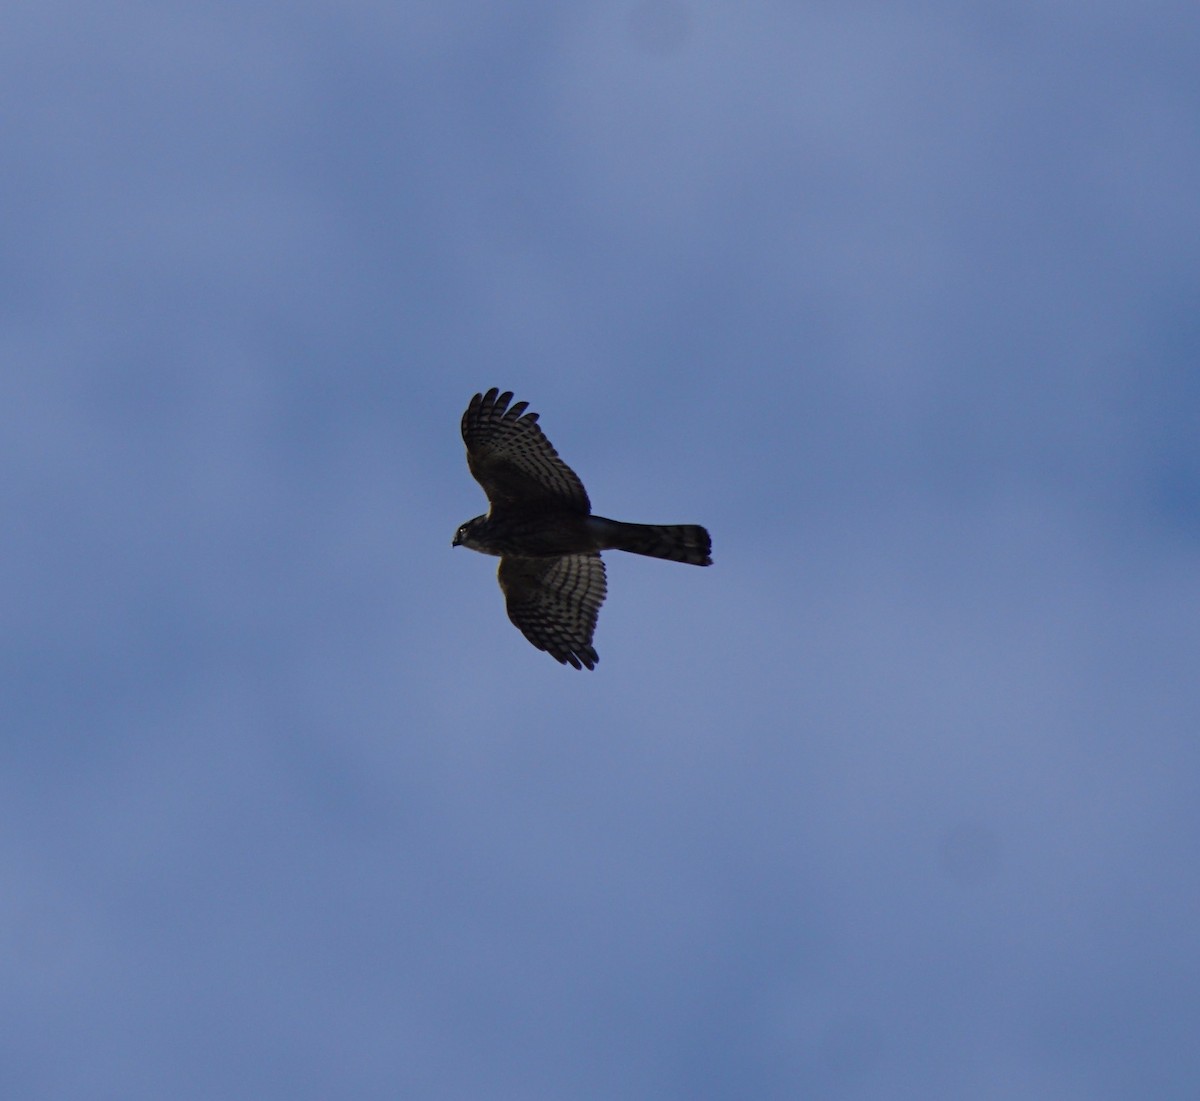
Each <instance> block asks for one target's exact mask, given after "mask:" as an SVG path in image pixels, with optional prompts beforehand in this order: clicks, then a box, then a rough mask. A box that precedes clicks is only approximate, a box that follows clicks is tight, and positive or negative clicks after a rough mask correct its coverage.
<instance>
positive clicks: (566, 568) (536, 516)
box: [452, 388, 712, 669]
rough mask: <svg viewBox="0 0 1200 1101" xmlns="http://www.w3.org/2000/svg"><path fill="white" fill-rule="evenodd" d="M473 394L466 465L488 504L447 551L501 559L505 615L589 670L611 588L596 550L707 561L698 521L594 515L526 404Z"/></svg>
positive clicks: (708, 550) (708, 544) (563, 658)
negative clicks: (623, 520)
mask: <svg viewBox="0 0 1200 1101" xmlns="http://www.w3.org/2000/svg"><path fill="white" fill-rule="evenodd" d="M510 401H512V393H511V392H508V391H506V392H505V393H503V394H501V393H500V392H499V390H497V389H495V388H493V389H491V390H489V391H488V392H487V393H486V394H476V395H475V396H474V397H473V398H472V399H471V404H470V405H468V406H467V411H466V412H465V413H464V414H463V418H462V435H463V441H464V442H465V443H466V445H467V466H468V467H470V469H471V473H472V474H473V475H474V476H475V480H476V481H477V482H478V483H479V484H480V485H481V486H483V490H484V492H485V493H486V494H487V497H488V502H489V504H490V506H491V507H490V508H489V509H488V511H487V512H486V513H485V514H484V515H483V516H476V517H475V519H474V520H468V521H467V522H466V523H465V524H463V525H462V527H460V528H459V529H458V531H457V532H455V535H454V541H453V544H452V545H453V546H456V547H458V546H463V547H470V548H471V550H475V551H479V552H480V553H481V554H493V555H497V556H498V557H499V559H500V569H499V571H498V572H497V576H498V577H499V580H500V588H501V590H502V591H503V593H504V601H505V605H506V606H507V608H508V618H509V619H511V620H512V621H513V624H514V625H515V626H516V627H517V629H518V630H519V631H520V632H521V633H522V634H523V635H524V636H525V637H526V638H527V639H529V641H530V642H532V643H533V644H534V646H536V647H537V648H538V649H539V650H545V651H546V652H547V653H548V654H549V655H550V656H551V657H552V658H554V659H555V660H556V661H560V662H562V663H563V664H564V665H573V666H574V667H575V668H576V669H582V668H584V667H585V666H586V667H587V668H588V669H594V668H595V667H596V662H597V661H598V660H599V658H598V656H597V654H596V648H595V647H594V646H593V645H592V635H593V633H594V632H595V630H596V616H597V615H598V614H599V612H600V605H601V604H603V603H604V596H605V593H606V592H607V586H606V583H605V579H604V562H603V560H602V559H601V558H600V552H601V551H605V550H623V551H631V552H632V553H634V554H645V555H649V556H650V557H651V558H666V559H669V560H670V561H672V562H689V563H691V564H692V565H693V566H711V565H712V557H711V554H712V540H711V539H710V538H709V536H708V532H707V531H705V530H704V528H702V527H700V526H699V525H697V524H624V523H621V522H620V521H618V520H606V519H605V518H604V517H603V516H593V515H592V504H591V501H589V500H588V495H587V491H586V490H585V489H584V488H583V483H582V482H581V481H580V480H579V476H578V475H577V474H576V473H575V471H573V470H572V469H571V468H570V467H569V466H567V464H566V463H564V462H563V461H562V459H560V458H559V457H558V452H557V451H555V450H554V447H553V446H552V445H551V443H550V441H549V440H548V439H546V437H545V435H544V434H543V432H542V430H541V428H540V427H539V426H538V423H537V419H538V415H537V414H536V413H527V412H526V411H525V410H526V409H527V408H528V407H529V402H527V401H519V402H517V403H516V404H515V405H509V402H510Z"/></svg>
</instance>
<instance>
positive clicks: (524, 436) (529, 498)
mask: <svg viewBox="0 0 1200 1101" xmlns="http://www.w3.org/2000/svg"><path fill="white" fill-rule="evenodd" d="M510 401H512V394H511V392H508V391H506V392H505V393H503V394H501V393H499V391H497V390H496V389H495V388H493V389H491V390H489V391H488V392H487V393H486V394H476V395H475V396H474V397H473V398H472V399H471V404H470V405H468V406H467V411H466V412H465V413H464V414H463V419H462V435H463V441H464V442H465V443H466V445H467V465H468V466H469V467H470V468H471V473H472V474H473V475H474V476H475V480H476V481H477V482H478V483H479V484H480V485H481V486H483V490H484V492H485V493H486V494H487V495H488V500H489V501H491V503H492V505H493V506H498V507H499V508H501V509H511V510H523V509H534V510H540V509H544V508H551V509H558V510H567V511H570V512H579V513H584V514H586V513H588V512H590V511H591V508H592V506H591V502H590V501H589V500H588V495H587V492H586V491H585V490H584V488H583V483H582V482H581V481H580V480H579V476H578V475H577V474H576V473H575V471H573V470H572V469H571V468H570V467H569V466H567V464H566V463H564V462H563V461H562V459H560V458H559V457H558V452H557V451H555V450H554V448H553V446H551V443H550V441H549V440H548V439H546V437H545V435H544V434H543V432H542V430H541V429H540V428H539V427H538V423H537V419H538V415H537V414H536V413H526V412H525V410H526V408H528V406H529V402H527V401H519V402H517V403H516V404H515V405H513V406H511V407H510V406H509V404H508V403H509V402H510Z"/></svg>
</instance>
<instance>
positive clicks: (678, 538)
mask: <svg viewBox="0 0 1200 1101" xmlns="http://www.w3.org/2000/svg"><path fill="white" fill-rule="evenodd" d="M590 522H591V524H593V525H594V527H595V529H596V534H597V535H598V536H599V538H600V540H601V544H600V548H599V549H601V550H623V551H629V552H630V553H631V554H645V555H648V556H649V557H650V558H665V559H667V560H668V561H670V562H687V563H688V564H689V565H692V566H711V565H712V539H710V538H709V535H708V532H707V531H705V530H704V528H702V527H701V526H700V525H699V524H623V523H621V521H619V520H606V519H604V517H602V516H592V517H590Z"/></svg>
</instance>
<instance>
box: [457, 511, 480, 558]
mask: <svg viewBox="0 0 1200 1101" xmlns="http://www.w3.org/2000/svg"><path fill="white" fill-rule="evenodd" d="M486 523H487V517H486V516H476V517H475V519H474V520H468V521H467V522H466V523H465V524H463V525H462V527H460V528H459V529H458V531H456V532H455V533H454V538H453V539H452V540H451V542H450V545H451V546H452V547H470V548H471V550H481V549H482V541H481V539H480V535H481V532H482V528H483V525H484V524H486Z"/></svg>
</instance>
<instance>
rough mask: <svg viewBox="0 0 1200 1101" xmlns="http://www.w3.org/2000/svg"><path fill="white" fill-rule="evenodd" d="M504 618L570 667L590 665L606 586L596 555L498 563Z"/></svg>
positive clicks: (507, 559)
mask: <svg viewBox="0 0 1200 1101" xmlns="http://www.w3.org/2000/svg"><path fill="white" fill-rule="evenodd" d="M498 576H499V578H500V588H501V589H503V590H504V600H505V603H506V605H507V606H508V618H509V619H511V620H512V621H513V624H514V625H515V626H516V627H517V628H518V629H519V630H520V632H521V633H522V634H523V635H524V636H525V637H526V638H527V639H529V641H530V642H532V643H533V644H534V646H536V647H537V648H538V649H539V650H545V651H546V653H548V654H549V655H550V656H551V657H552V658H554V659H555V660H557V661H561V662H562V663H563V664H564V665H573V666H575V668H576V669H581V668H583V667H584V666H587V668H589V669H594V668H595V667H596V662H597V661H599V660H600V659H599V657H598V655H597V654H596V650H595V647H593V646H592V635H593V633H594V632H595V630H596V616H597V615H599V613H600V605H601V604H603V603H604V595H605V593H606V592H607V586H606V584H605V580H604V563H603V562H602V561H601V559H600V555H598V554H565V555H563V556H562V557H561V558H513V557H508V556H506V557H504V558H501V559H500V572H499V575H498Z"/></svg>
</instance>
